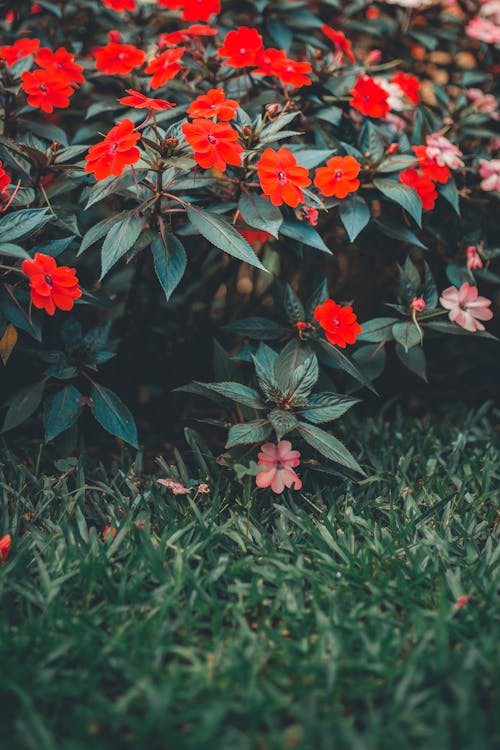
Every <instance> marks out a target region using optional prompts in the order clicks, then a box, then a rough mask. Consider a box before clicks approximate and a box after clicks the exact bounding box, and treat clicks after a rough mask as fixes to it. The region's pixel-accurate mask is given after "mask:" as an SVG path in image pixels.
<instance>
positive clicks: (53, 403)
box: [44, 385, 83, 443]
mask: <svg viewBox="0 0 500 750" xmlns="http://www.w3.org/2000/svg"><path fill="white" fill-rule="evenodd" d="M81 397H82V394H81V393H80V391H79V390H78V388H75V386H74V385H67V386H66V387H65V388H62V389H61V390H60V391H58V392H57V393H56V394H55V395H54V396H52V397H51V398H50V399H49V400H48V402H47V405H46V410H45V414H44V423H45V442H46V443H48V442H49V441H50V440H53V439H54V438H55V437H57V436H58V435H60V434H61V432H64V430H67V429H68V427H71V425H72V424H73V423H74V422H76V420H77V419H78V417H79V416H80V413H81V411H82V408H83V407H82V405H81Z"/></svg>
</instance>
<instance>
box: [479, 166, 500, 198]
mask: <svg viewBox="0 0 500 750" xmlns="http://www.w3.org/2000/svg"><path fill="white" fill-rule="evenodd" d="M480 165H481V166H480V168H479V174H480V175H481V177H482V178H483V179H482V180H481V189H482V190H486V191H487V192H490V191H491V190H496V191H497V192H500V159H491V160H490V161H488V159H481V161H480Z"/></svg>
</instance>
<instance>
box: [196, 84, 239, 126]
mask: <svg viewBox="0 0 500 750" xmlns="http://www.w3.org/2000/svg"><path fill="white" fill-rule="evenodd" d="M239 106H240V105H239V104H238V102H237V101H235V100H234V99H226V96H225V94H224V89H210V91H207V93H206V94H201V95H200V96H199V97H198V98H197V99H195V100H194V102H191V104H190V105H189V109H188V110H187V113H188V115H189V116H190V117H218V118H219V120H232V119H233V117H235V116H236V110H237V109H238V107H239Z"/></svg>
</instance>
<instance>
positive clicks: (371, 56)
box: [366, 49, 382, 65]
mask: <svg viewBox="0 0 500 750" xmlns="http://www.w3.org/2000/svg"><path fill="white" fill-rule="evenodd" d="M381 60H382V50H380V49H372V50H370V52H369V53H368V55H367V56H366V62H367V63H368V65H378V63H379V62H381Z"/></svg>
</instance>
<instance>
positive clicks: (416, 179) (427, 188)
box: [399, 167, 438, 211]
mask: <svg viewBox="0 0 500 750" xmlns="http://www.w3.org/2000/svg"><path fill="white" fill-rule="evenodd" d="M399 179H400V180H401V182H402V183H403V185H408V187H411V188H413V189H414V190H415V191H416V192H417V193H418V197H419V198H420V202H421V204H422V208H424V209H425V210H426V211H430V210H431V209H433V208H434V204H435V203H436V199H437V197H438V194H437V192H436V188H435V186H434V183H433V182H432V180H431V179H429V177H427V176H426V175H424V174H420V173H419V172H418V171H417V170H416V169H413V167H410V168H409V169H405V170H404V171H403V172H401V173H400V175H399Z"/></svg>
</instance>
